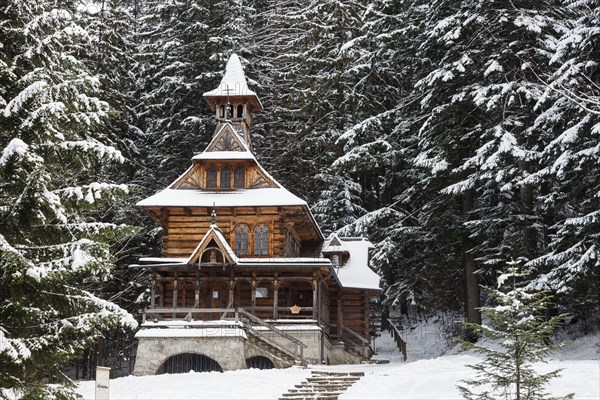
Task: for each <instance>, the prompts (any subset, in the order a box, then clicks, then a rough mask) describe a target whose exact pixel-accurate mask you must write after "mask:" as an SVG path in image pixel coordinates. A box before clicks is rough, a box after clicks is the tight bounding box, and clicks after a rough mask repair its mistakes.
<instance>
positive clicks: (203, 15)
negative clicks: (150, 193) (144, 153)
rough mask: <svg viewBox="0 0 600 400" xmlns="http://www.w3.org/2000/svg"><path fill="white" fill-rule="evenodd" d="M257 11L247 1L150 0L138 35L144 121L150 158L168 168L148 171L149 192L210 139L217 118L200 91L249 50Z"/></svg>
mask: <svg viewBox="0 0 600 400" xmlns="http://www.w3.org/2000/svg"><path fill="white" fill-rule="evenodd" d="M252 14H253V10H252V7H249V6H248V5H247V4H246V3H245V2H241V1H232V2H229V1H215V2H202V1H197V0H181V1H169V2H165V1H162V0H152V1H148V3H147V6H146V7H145V10H144V13H143V15H142V17H141V28H140V32H139V34H138V35H137V40H138V42H139V54H138V56H137V58H138V62H139V63H140V75H141V76H140V78H139V80H138V82H139V88H138V90H139V93H140V95H141V99H142V100H143V101H142V107H141V111H140V118H141V120H142V125H143V129H144V131H145V132H146V135H147V139H146V144H145V146H146V147H147V148H148V149H150V153H149V155H148V158H147V162H148V163H149V164H150V165H152V166H153V169H154V170H160V171H162V173H161V174H160V176H156V175H153V174H149V175H148V176H147V179H148V180H147V181H146V182H145V183H144V187H145V188H147V189H148V190H157V189H159V188H163V187H165V186H166V185H168V184H169V183H171V182H172V181H173V179H175V178H176V177H177V176H178V175H179V174H180V173H181V171H182V169H185V168H187V166H188V164H189V160H190V158H191V157H192V155H193V154H194V152H199V151H201V150H202V149H203V148H204V147H205V146H206V144H207V143H208V141H210V139H211V137H212V134H213V132H214V118H213V116H212V112H211V111H210V109H209V107H208V105H207V104H206V101H205V100H204V99H203V98H202V94H203V93H204V92H206V91H208V90H211V89H213V88H214V87H216V86H217V85H218V83H219V81H220V78H221V76H222V73H223V71H224V64H225V62H226V61H227V59H228V58H229V55H230V54H231V53H232V52H234V51H237V50H240V49H241V50H242V51H244V49H245V48H247V47H246V46H245V45H244V44H243V43H242V42H243V40H247V39H248V38H249V36H248V35H247V34H246V33H245V32H244V31H245V29H247V28H248V25H247V24H246V23H245V22H244V21H246V19H249V18H251V16H252ZM157 178H158V179H157Z"/></svg>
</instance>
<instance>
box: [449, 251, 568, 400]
mask: <svg viewBox="0 0 600 400" xmlns="http://www.w3.org/2000/svg"><path fill="white" fill-rule="evenodd" d="M520 263H521V261H511V262H509V263H508V268H507V269H506V272H505V273H503V274H502V275H500V276H499V277H498V287H497V288H485V289H486V290H487V292H488V293H489V295H490V301H492V302H493V303H494V304H495V305H494V306H489V307H482V308H481V312H482V313H484V314H485V315H487V316H488V317H489V325H488V324H487V323H486V324H482V325H477V324H471V323H466V324H465V325H466V326H468V327H469V329H471V330H474V331H476V332H478V333H479V334H480V335H482V336H483V337H485V338H488V339H490V340H491V341H490V342H486V341H483V340H480V341H479V342H477V343H470V342H464V346H465V348H466V349H472V350H474V351H476V352H477V353H479V354H482V355H483V356H484V359H483V360H482V362H480V363H478V364H474V365H470V366H469V367H470V368H472V369H473V370H474V371H475V373H476V376H475V378H474V379H467V380H464V381H463V382H464V383H465V384H466V386H458V388H459V390H460V392H461V394H462V396H463V397H464V398H465V399H469V400H496V399H498V398H502V399H506V400H559V399H563V400H566V399H572V398H573V394H569V395H566V396H562V397H552V396H550V395H549V394H548V393H547V392H546V391H545V389H544V387H545V386H546V385H547V384H548V382H549V381H550V380H551V379H553V378H555V377H557V376H558V375H559V374H560V370H555V371H551V372H547V373H539V372H537V371H536V370H535V368H534V365H533V364H534V363H536V362H544V361H546V358H547V356H548V355H549V354H550V353H552V352H553V351H555V350H556V349H558V348H559V347H560V345H559V346H555V345H552V344H550V336H551V335H552V333H553V332H554V331H555V330H556V329H557V327H558V326H559V325H560V324H561V321H562V319H563V318H564V315H555V316H552V317H550V318H548V317H547V313H546V311H547V310H548V308H550V307H551V306H552V303H551V298H550V296H549V295H548V294H547V293H545V292H530V291H528V290H526V288H525V286H526V285H527V278H528V276H529V275H530V273H531V272H532V271H531V270H528V269H524V268H522V267H520ZM498 346H499V347H498Z"/></svg>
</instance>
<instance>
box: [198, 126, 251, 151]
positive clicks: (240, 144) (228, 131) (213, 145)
mask: <svg viewBox="0 0 600 400" xmlns="http://www.w3.org/2000/svg"><path fill="white" fill-rule="evenodd" d="M205 151H206V152H211V151H249V150H248V146H247V145H246V143H244V140H243V139H242V138H241V137H240V135H239V134H238V133H237V132H236V130H235V128H234V127H233V125H231V124H229V123H226V124H224V125H223V127H222V128H221V130H219V132H217V134H216V135H215V137H214V138H213V140H211V141H210V143H209V144H208V147H207V148H206V150H205Z"/></svg>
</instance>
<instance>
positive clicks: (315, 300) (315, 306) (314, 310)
mask: <svg viewBox="0 0 600 400" xmlns="http://www.w3.org/2000/svg"><path fill="white" fill-rule="evenodd" d="M317 285H318V282H317V278H316V274H313V280H312V288H313V301H312V306H313V307H312V317H313V319H314V320H315V321H316V320H317V309H318V298H317Z"/></svg>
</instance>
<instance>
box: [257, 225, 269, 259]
mask: <svg viewBox="0 0 600 400" xmlns="http://www.w3.org/2000/svg"><path fill="white" fill-rule="evenodd" d="M254 255H255V256H268V255H269V228H268V227H267V226H266V225H265V224H260V225H256V228H254Z"/></svg>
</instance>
